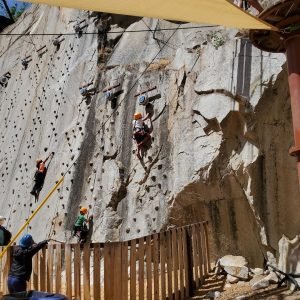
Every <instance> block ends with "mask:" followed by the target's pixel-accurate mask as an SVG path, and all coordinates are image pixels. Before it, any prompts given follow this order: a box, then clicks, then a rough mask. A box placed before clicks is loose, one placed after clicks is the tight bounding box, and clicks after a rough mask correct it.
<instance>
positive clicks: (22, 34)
mask: <svg viewBox="0 0 300 300" xmlns="http://www.w3.org/2000/svg"><path fill="white" fill-rule="evenodd" d="M180 25H181V24H179V26H180ZM216 27H220V26H219V25H202V26H188V27H181V28H180V30H189V29H201V28H216ZM172 30H178V29H177V28H176V27H175V28H174V27H173V28H160V29H156V30H155V32H158V31H172ZM140 32H153V30H152V29H140V30H119V31H112V32H109V31H108V32H105V33H106V34H107V33H109V34H120V33H140ZM99 34H101V33H99V32H82V35H99ZM66 35H77V33H76V32H66V33H0V36H66Z"/></svg>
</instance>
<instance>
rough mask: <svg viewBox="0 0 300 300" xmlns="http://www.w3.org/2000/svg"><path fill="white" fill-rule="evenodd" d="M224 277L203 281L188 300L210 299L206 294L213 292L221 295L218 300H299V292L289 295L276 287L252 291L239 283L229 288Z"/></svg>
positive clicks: (288, 292) (242, 283)
mask: <svg viewBox="0 0 300 300" xmlns="http://www.w3.org/2000/svg"><path fill="white" fill-rule="evenodd" d="M225 279H226V278H225V276H218V277H217V278H216V277H214V276H210V277H209V278H207V280H206V281H205V284H204V285H203V286H202V287H201V289H199V290H198V291H197V292H196V293H195V296H194V297H192V298H190V299H212V298H208V297H207V294H208V293H211V292H213V291H219V292H220V293H221V295H220V297H218V298H217V299H218V300H246V299H247V300H259V299H269V300H281V299H287V300H300V292H296V293H293V294H291V292H290V291H289V290H288V289H287V288H286V287H282V288H277V285H276V284H274V285H270V286H269V287H268V288H266V289H260V290H256V291H253V290H252V288H251V286H250V284H249V282H239V283H237V284H231V286H230V287H229V286H227V285H225V284H226V282H225Z"/></svg>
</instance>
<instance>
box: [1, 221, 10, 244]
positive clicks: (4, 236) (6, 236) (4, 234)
mask: <svg viewBox="0 0 300 300" xmlns="http://www.w3.org/2000/svg"><path fill="white" fill-rule="evenodd" d="M5 220H6V218H4V217H2V216H0V246H6V245H8V244H9V242H10V239H11V233H10V232H9V231H8V230H7V229H6V228H5V227H4V226H3V224H4V222H5Z"/></svg>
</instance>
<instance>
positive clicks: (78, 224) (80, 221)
mask: <svg viewBox="0 0 300 300" xmlns="http://www.w3.org/2000/svg"><path fill="white" fill-rule="evenodd" d="M79 212H80V215H79V216H78V217H77V219H76V221H75V224H74V228H73V229H74V233H73V236H77V237H78V241H79V242H80V243H81V244H82V243H84V242H85V241H86V238H87V235H88V232H89V230H88V227H87V223H88V222H89V220H88V219H86V218H85V215H86V214H87V213H88V209H87V208H86V207H81V208H80V211H79Z"/></svg>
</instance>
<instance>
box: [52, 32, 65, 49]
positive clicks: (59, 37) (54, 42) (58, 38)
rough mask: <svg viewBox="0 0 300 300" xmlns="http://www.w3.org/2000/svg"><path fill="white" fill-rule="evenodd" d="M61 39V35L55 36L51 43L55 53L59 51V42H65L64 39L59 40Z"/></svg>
mask: <svg viewBox="0 0 300 300" xmlns="http://www.w3.org/2000/svg"><path fill="white" fill-rule="evenodd" d="M61 37H62V34H61V35H59V36H57V37H56V38H55V39H54V40H53V41H52V43H53V45H54V46H55V47H56V50H55V51H56V52H57V51H58V50H59V49H60V44H61V42H63V41H64V40H65V38H61Z"/></svg>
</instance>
